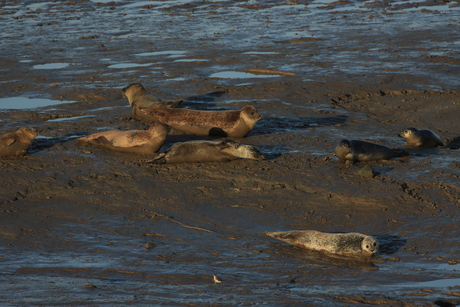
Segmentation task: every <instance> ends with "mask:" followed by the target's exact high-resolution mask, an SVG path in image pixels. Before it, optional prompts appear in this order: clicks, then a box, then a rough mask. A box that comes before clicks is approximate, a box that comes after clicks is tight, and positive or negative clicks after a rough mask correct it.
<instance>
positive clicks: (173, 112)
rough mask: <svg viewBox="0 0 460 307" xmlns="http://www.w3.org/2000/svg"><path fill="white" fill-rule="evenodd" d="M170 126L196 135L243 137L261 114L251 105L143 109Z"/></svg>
mask: <svg viewBox="0 0 460 307" xmlns="http://www.w3.org/2000/svg"><path fill="white" fill-rule="evenodd" d="M142 111H144V112H145V113H147V114H151V115H153V116H155V117H156V118H157V119H158V121H160V122H162V123H165V124H167V125H169V126H171V127H172V128H174V129H176V130H179V131H183V132H187V133H191V134H197V135H213V136H224V137H225V136H228V137H235V138H242V137H245V136H246V135H247V134H248V133H249V131H251V130H252V128H253V127H254V125H255V124H256V123H257V121H259V119H261V118H262V116H261V115H260V114H259V113H258V112H257V111H256V109H255V108H254V107H252V106H245V107H243V108H242V109H241V110H227V111H202V110H190V109H164V108H160V109H143V110H142Z"/></svg>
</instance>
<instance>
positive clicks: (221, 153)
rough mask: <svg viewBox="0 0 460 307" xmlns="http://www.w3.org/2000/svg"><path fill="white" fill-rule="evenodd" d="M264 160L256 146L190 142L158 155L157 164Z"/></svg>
mask: <svg viewBox="0 0 460 307" xmlns="http://www.w3.org/2000/svg"><path fill="white" fill-rule="evenodd" d="M240 158H241V159H253V160H262V159H264V156H263V154H262V153H261V152H260V151H259V150H258V149H257V148H255V147H254V146H251V145H243V144H240V143H238V142H235V141H232V140H228V139H225V140H222V141H188V142H181V143H176V144H174V145H173V146H171V147H170V148H169V149H168V150H167V151H166V152H164V153H160V154H158V156H156V157H155V158H153V160H151V161H149V162H151V163H155V164H164V163H181V162H226V161H231V160H236V159H240Z"/></svg>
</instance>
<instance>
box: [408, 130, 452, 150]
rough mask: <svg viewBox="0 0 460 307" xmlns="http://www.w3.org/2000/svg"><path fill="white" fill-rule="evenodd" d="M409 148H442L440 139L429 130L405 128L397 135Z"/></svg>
mask: <svg viewBox="0 0 460 307" xmlns="http://www.w3.org/2000/svg"><path fill="white" fill-rule="evenodd" d="M399 136H400V137H402V138H404V139H405V140H406V142H407V145H409V146H415V147H438V146H444V142H443V141H442V140H441V138H440V137H439V136H438V135H437V134H436V133H434V132H433V131H431V130H426V129H416V128H407V129H406V130H404V131H403V132H401V133H400V134H399Z"/></svg>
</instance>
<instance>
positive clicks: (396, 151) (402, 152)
mask: <svg viewBox="0 0 460 307" xmlns="http://www.w3.org/2000/svg"><path fill="white" fill-rule="evenodd" d="M391 150H392V151H393V154H394V156H395V157H408V156H410V153H409V152H407V151H405V150H402V149H399V148H392V149H391Z"/></svg>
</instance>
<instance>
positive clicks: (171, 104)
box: [166, 99, 184, 108]
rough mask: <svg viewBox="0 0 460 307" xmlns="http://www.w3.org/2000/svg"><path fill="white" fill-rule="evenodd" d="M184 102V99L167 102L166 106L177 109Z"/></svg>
mask: <svg viewBox="0 0 460 307" xmlns="http://www.w3.org/2000/svg"><path fill="white" fill-rule="evenodd" d="M183 101H184V100H183V99H179V100H174V101H167V102H166V105H167V106H168V107H169V108H175V107H177V106H178V105H180V104H181V103H182V102H183Z"/></svg>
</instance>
